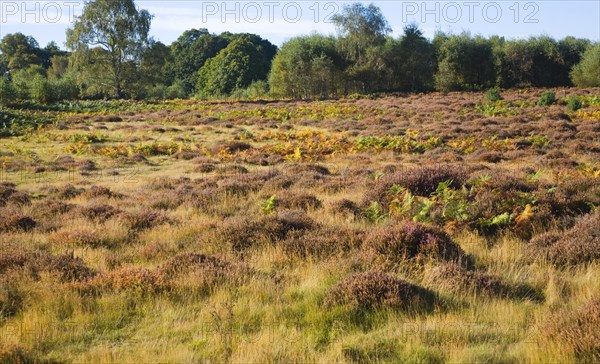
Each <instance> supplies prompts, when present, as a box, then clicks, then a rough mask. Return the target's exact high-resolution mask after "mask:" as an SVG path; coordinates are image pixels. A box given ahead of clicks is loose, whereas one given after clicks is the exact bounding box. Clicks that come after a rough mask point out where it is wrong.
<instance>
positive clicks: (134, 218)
mask: <svg viewBox="0 0 600 364" xmlns="http://www.w3.org/2000/svg"><path fill="white" fill-rule="evenodd" d="M120 217H121V219H123V220H124V221H125V223H126V224H127V225H128V226H129V229H131V230H133V231H140V230H146V229H150V228H152V227H154V226H156V225H160V224H165V223H168V222H169V221H170V220H169V218H168V217H167V215H165V213H164V212H162V211H152V210H147V211H137V212H126V213H122V214H121V216H120Z"/></svg>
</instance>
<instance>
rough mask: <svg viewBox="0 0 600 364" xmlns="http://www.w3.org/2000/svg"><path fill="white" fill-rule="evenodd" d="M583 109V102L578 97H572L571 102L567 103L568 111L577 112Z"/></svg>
mask: <svg viewBox="0 0 600 364" xmlns="http://www.w3.org/2000/svg"><path fill="white" fill-rule="evenodd" d="M581 108H582V104H581V100H579V97H577V96H574V97H570V98H569V101H567V109H569V111H577V110H579V109H581Z"/></svg>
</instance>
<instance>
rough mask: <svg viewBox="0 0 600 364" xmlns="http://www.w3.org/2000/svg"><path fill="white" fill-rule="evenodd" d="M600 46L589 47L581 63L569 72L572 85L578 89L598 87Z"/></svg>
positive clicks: (599, 84)
mask: <svg viewBox="0 0 600 364" xmlns="http://www.w3.org/2000/svg"><path fill="white" fill-rule="evenodd" d="M599 70H600V44H596V45H594V46H593V47H590V48H589V49H588V50H587V51H586V52H585V53H584V54H583V56H582V59H581V62H580V63H579V64H577V65H576V66H575V67H574V68H573V71H572V72H571V79H572V80H573V83H574V84H575V85H577V86H579V87H600V71H599Z"/></svg>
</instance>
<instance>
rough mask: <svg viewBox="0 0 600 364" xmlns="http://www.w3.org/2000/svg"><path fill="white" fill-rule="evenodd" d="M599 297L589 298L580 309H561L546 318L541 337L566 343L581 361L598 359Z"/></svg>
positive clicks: (599, 342) (599, 347) (599, 335)
mask: <svg viewBox="0 0 600 364" xmlns="http://www.w3.org/2000/svg"><path fill="white" fill-rule="evenodd" d="M598 327H600V298H598V297H595V298H592V299H591V300H589V301H588V302H587V303H586V304H585V305H584V306H583V307H581V308H580V309H578V310H576V311H573V310H561V311H559V312H557V313H555V314H553V315H551V316H550V317H548V319H547V320H546V322H545V324H544V325H543V326H542V330H541V333H542V337H545V338H547V339H550V340H556V341H559V342H562V343H563V344H566V345H568V346H569V347H570V348H572V349H573V351H574V352H575V355H576V356H577V358H578V359H579V360H580V361H581V362H590V363H591V362H598V361H599V360H600V330H598Z"/></svg>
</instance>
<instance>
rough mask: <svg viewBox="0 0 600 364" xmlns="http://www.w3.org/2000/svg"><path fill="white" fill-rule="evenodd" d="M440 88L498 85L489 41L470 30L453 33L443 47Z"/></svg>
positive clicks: (437, 74)
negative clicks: (471, 34)
mask: <svg viewBox="0 0 600 364" xmlns="http://www.w3.org/2000/svg"><path fill="white" fill-rule="evenodd" d="M438 61H439V63H438V71H437V73H436V75H435V84H436V88H437V89H439V90H444V91H450V90H460V89H465V88H466V89H478V88H486V87H490V86H492V85H494V84H495V78H496V70H495V64H494V55H493V51H492V44H491V42H490V41H489V40H487V39H485V38H483V37H480V36H476V37H471V36H470V35H469V34H468V33H463V34H461V35H451V36H449V37H448V38H447V39H446V40H445V41H444V42H443V43H442V44H441V46H440V48H439V54H438Z"/></svg>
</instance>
